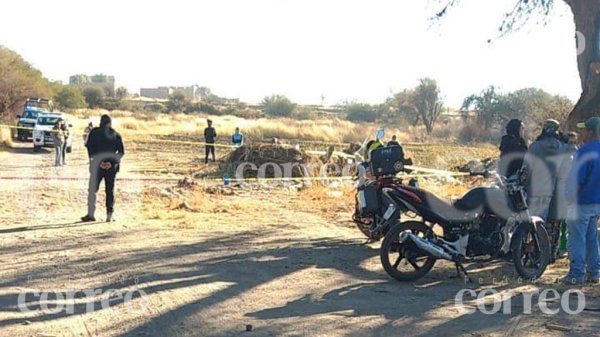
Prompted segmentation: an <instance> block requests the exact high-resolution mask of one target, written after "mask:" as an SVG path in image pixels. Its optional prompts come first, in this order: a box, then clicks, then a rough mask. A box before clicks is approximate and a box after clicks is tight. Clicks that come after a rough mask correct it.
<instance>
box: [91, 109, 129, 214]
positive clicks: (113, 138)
mask: <svg viewBox="0 0 600 337" xmlns="http://www.w3.org/2000/svg"><path fill="white" fill-rule="evenodd" d="M85 146H86V147H87V152H88V157H89V160H90V181H89V186H88V213H87V215H86V216H84V217H83V218H81V221H82V222H93V221H96V217H95V212H96V193H98V189H99V187H100V183H101V182H102V180H104V187H105V192H106V222H112V221H114V217H113V215H114V206H115V192H114V190H115V180H116V178H117V173H118V172H119V169H120V168H121V159H122V158H123V156H124V155H125V148H124V146H123V139H122V138H121V135H120V134H119V133H118V132H116V131H115V130H114V129H113V128H112V120H111V118H110V116H108V115H103V116H102V117H101V118H100V126H99V127H97V128H94V129H93V130H92V131H91V132H90V134H89V137H88V140H87V142H86V144H85Z"/></svg>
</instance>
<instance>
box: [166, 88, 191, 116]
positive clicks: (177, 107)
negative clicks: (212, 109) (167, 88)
mask: <svg viewBox="0 0 600 337" xmlns="http://www.w3.org/2000/svg"><path fill="white" fill-rule="evenodd" d="M188 103H189V98H188V97H187V95H186V94H185V92H184V91H182V90H176V91H174V92H173V93H172V94H171V95H169V102H167V109H169V111H178V112H181V111H184V110H185V109H186V107H187V105H188Z"/></svg>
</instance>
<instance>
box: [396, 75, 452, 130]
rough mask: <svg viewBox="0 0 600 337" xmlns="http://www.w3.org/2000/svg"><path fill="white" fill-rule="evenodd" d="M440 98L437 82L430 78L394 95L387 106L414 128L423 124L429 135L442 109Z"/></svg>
mask: <svg viewBox="0 0 600 337" xmlns="http://www.w3.org/2000/svg"><path fill="white" fill-rule="evenodd" d="M440 96H441V95H440V88H439V87H438V84H437V82H436V81H435V80H434V79H431V78H422V79H420V80H419V84H418V85H417V86H416V87H415V88H413V89H405V90H403V91H402V92H399V93H397V94H395V95H394V97H393V98H391V99H390V100H388V104H389V106H391V107H392V110H394V112H395V113H396V114H398V115H399V116H400V117H403V118H406V119H407V120H408V121H409V122H410V123H411V124H412V125H415V126H416V125H418V124H423V125H424V126H425V129H426V130H427V133H431V132H432V131H433V127H434V126H435V123H436V122H437V120H438V117H439V116H440V114H441V113H442V109H443V108H444V104H443V102H442V100H441V97H440Z"/></svg>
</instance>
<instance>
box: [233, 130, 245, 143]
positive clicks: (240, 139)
mask: <svg viewBox="0 0 600 337" xmlns="http://www.w3.org/2000/svg"><path fill="white" fill-rule="evenodd" d="M231 142H232V143H233V146H235V147H241V146H244V135H243V134H242V133H240V128H235V132H234V133H233V135H232V136H231Z"/></svg>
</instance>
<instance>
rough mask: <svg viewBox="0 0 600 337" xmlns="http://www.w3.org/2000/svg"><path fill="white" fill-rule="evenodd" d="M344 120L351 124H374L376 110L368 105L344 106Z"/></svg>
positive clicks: (354, 104) (353, 104)
mask: <svg viewBox="0 0 600 337" xmlns="http://www.w3.org/2000/svg"><path fill="white" fill-rule="evenodd" d="M346 119H348V120H349V121H353V122H374V121H376V120H377V109H376V108H375V107H373V106H371V105H369V104H363V103H352V104H349V105H347V106H346Z"/></svg>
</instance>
